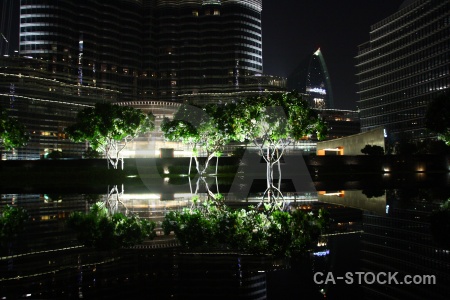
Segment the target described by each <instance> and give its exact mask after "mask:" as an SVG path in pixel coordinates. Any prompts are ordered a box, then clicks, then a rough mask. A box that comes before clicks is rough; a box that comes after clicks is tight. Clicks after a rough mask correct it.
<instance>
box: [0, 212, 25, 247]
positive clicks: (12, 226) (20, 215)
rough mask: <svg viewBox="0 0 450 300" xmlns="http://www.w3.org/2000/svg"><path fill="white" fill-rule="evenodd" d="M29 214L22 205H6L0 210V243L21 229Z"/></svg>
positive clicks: (9, 238) (8, 239)
mask: <svg viewBox="0 0 450 300" xmlns="http://www.w3.org/2000/svg"><path fill="white" fill-rule="evenodd" d="M28 218H29V214H28V212H27V211H26V210H25V209H24V208H22V207H14V206H10V205H6V206H5V207H4V208H3V209H2V211H1V212H0V244H1V243H3V242H9V241H11V240H12V239H13V238H14V237H15V236H16V235H17V234H18V233H20V232H21V231H23V229H24V225H25V222H26V221H27V220H28Z"/></svg>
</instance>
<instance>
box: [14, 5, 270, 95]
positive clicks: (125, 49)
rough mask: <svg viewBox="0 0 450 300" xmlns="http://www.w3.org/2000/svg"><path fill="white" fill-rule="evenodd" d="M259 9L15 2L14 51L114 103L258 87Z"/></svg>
mask: <svg viewBox="0 0 450 300" xmlns="http://www.w3.org/2000/svg"><path fill="white" fill-rule="evenodd" d="M261 11H262V1H261V0H239V1H238V0H222V1H204V0H194V1H181V0H170V1H169V0H133V1H131V0H114V1H100V0H86V1H68V0H66V1H46V0H45V1H44V0H21V7H20V55H21V56H29V57H33V58H38V59H42V60H46V61H48V62H49V65H48V71H49V73H51V74H53V75H51V76H52V77H54V78H56V79H64V80H67V81H69V82H70V83H72V84H78V85H80V86H85V85H87V86H97V87H102V88H108V89H116V90H119V91H120V92H121V96H120V98H121V99H120V100H121V101H136V100H145V101H148V100H164V101H182V100H183V97H184V96H186V97H190V98H192V96H193V95H194V96H195V95H197V94H199V95H202V94H207V95H208V94H214V93H228V94H230V93H237V92H241V91H249V90H251V91H260V90H263V89H264V87H266V86H267V85H270V84H271V82H270V80H262V79H261V78H262V77H261V75H262V72H263V68H262V31H261ZM194 98H195V97H194Z"/></svg>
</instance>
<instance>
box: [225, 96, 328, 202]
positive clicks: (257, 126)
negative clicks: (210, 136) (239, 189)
mask: <svg viewBox="0 0 450 300" xmlns="http://www.w3.org/2000/svg"><path fill="white" fill-rule="evenodd" d="M221 114H222V116H223V118H225V119H226V120H227V122H224V123H222V125H224V126H225V128H222V129H221V130H222V131H227V132H229V134H230V136H231V137H232V139H234V140H237V141H241V142H244V141H251V142H253V143H254V145H255V146H256V147H257V148H258V150H259V153H260V155H261V156H262V157H263V159H264V160H265V161H266V164H267V171H266V172H267V173H266V181H267V188H266V190H265V192H264V197H263V198H265V197H267V199H268V200H269V202H270V203H275V202H276V200H277V199H279V197H281V198H282V194H281V191H280V186H281V166H280V159H281V157H282V156H283V154H284V151H285V149H286V148H287V147H288V146H289V145H290V144H291V143H294V142H295V141H298V140H300V139H304V138H308V137H311V136H312V135H316V136H317V138H318V139H322V138H323V137H325V136H326V134H327V132H328V127H327V125H326V124H325V122H324V121H323V120H322V119H321V118H320V117H319V116H318V114H317V112H316V111H315V110H313V109H312V108H310V107H309V104H308V102H307V101H306V100H305V99H303V98H302V96H301V95H300V94H298V93H296V92H289V93H272V94H268V95H266V96H258V97H251V98H247V99H244V100H241V101H239V102H236V103H230V104H228V105H227V106H225V108H224V109H223V110H222V111H221ZM275 165H277V166H278V173H279V179H278V186H275V185H274V167H275Z"/></svg>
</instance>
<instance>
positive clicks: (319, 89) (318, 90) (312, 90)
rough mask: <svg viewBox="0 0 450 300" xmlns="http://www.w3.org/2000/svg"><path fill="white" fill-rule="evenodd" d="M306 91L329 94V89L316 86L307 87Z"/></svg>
mask: <svg viewBox="0 0 450 300" xmlns="http://www.w3.org/2000/svg"><path fill="white" fill-rule="evenodd" d="M306 91H307V92H311V93H317V94H321V95H326V94H327V91H326V90H325V89H322V88H317V87H314V88H311V87H307V88H306Z"/></svg>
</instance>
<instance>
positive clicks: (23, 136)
mask: <svg viewBox="0 0 450 300" xmlns="http://www.w3.org/2000/svg"><path fill="white" fill-rule="evenodd" d="M29 139H30V136H29V135H28V134H27V133H26V130H25V126H24V125H23V124H22V123H20V122H19V121H17V120H16V119H14V118H12V117H10V116H8V113H7V111H6V110H4V109H3V108H1V107H0V140H1V143H2V145H3V147H5V149H6V150H11V149H13V148H18V147H22V146H25V145H26V144H27V142H28V140H29Z"/></svg>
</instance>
